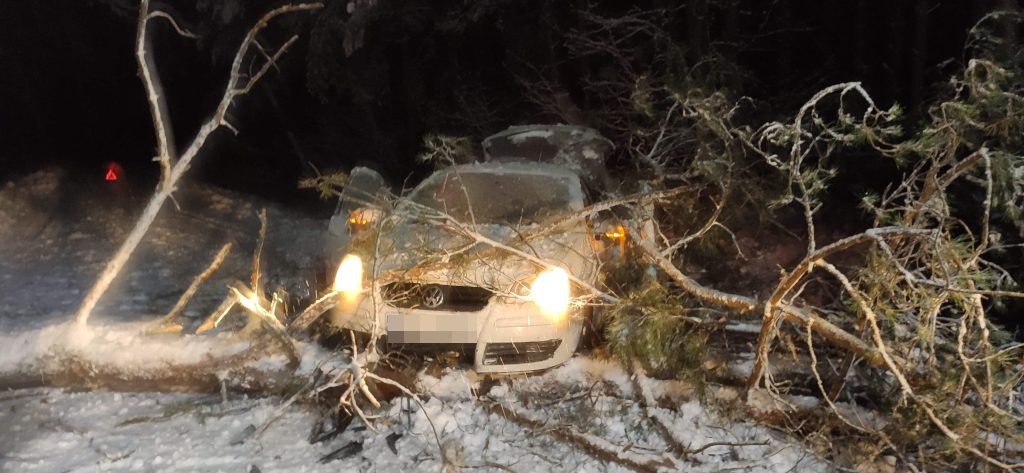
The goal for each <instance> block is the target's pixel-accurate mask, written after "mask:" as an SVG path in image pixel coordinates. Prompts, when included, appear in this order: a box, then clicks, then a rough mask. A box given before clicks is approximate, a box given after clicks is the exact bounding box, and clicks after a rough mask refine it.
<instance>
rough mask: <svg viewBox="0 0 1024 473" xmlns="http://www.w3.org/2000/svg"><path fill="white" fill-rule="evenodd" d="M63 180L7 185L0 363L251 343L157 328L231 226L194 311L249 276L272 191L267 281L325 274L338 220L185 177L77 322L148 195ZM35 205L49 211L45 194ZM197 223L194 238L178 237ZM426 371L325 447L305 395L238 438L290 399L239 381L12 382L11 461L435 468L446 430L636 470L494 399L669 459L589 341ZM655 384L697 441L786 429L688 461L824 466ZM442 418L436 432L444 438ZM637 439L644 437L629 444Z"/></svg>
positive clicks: (339, 359)
mask: <svg viewBox="0 0 1024 473" xmlns="http://www.w3.org/2000/svg"><path fill="white" fill-rule="evenodd" d="M60 182H62V176H61V174H60V173H58V172H52V171H45V172H42V173H37V174H35V175H32V176H29V177H27V178H25V179H22V180H21V181H18V182H16V183H11V184H8V185H5V186H4V187H3V188H2V190H0V212H2V214H0V241H4V244H3V245H0V377H2V376H3V374H4V373H9V372H12V371H21V370H24V369H26V367H31V368H35V369H37V370H41V371H45V370H46V369H47V365H46V363H47V361H45V360H47V355H49V354H53V353H57V352H62V353H65V354H74V355H77V356H79V357H81V358H82V359H84V360H86V361H89V362H92V363H94V364H97V365H104V366H110V367H117V368H120V369H122V370H123V371H124V372H131V371H132V370H145V369H149V370H152V369H159V368H160V367H162V366H166V365H168V364H170V363H174V364H189V363H197V362H202V361H204V360H207V359H209V358H210V357H219V356H225V355H228V354H231V353H236V352H238V351H240V350H243V349H245V348H246V347H248V343H247V342H243V341H239V340H238V339H237V338H236V337H234V336H233V334H232V333H230V331H227V330H225V331H223V332H220V333H213V334H203V335H201V336H178V335H145V334H144V332H145V330H146V329H147V328H149V327H150V325H148V324H150V323H151V322H152V321H153V320H155V319H156V318H157V316H159V315H161V314H163V313H166V311H167V310H168V309H169V308H170V307H171V306H173V305H174V302H175V301H176V300H177V297H178V296H180V294H181V291H183V290H184V288H185V287H187V286H188V284H189V283H190V282H191V280H192V278H193V277H194V276H195V275H196V274H198V273H199V272H200V271H202V270H203V269H204V268H205V266H206V265H207V264H208V263H209V258H212V255H213V254H214V253H216V251H217V249H219V248H220V246H221V245H222V244H223V243H224V242H225V241H227V240H229V239H234V240H235V241H237V242H238V245H237V246H238V248H236V249H235V250H233V251H232V253H231V255H230V256H229V258H228V260H227V261H225V263H224V265H223V266H222V268H221V270H219V271H218V272H217V273H216V274H215V275H214V277H213V278H211V279H210V280H208V281H207V282H206V283H205V284H204V286H203V288H202V289H201V290H200V292H199V294H197V296H196V298H195V299H194V300H193V301H192V302H191V303H190V305H189V307H188V308H187V309H186V314H187V315H190V316H192V317H201V316H205V315H206V314H208V313H209V312H210V311H212V310H213V309H214V308H215V307H216V306H217V305H218V304H219V302H220V300H221V299H222V298H223V296H224V295H225V289H224V286H225V285H226V284H229V283H231V282H232V281H233V280H234V279H235V278H236V277H238V278H239V279H247V278H248V274H249V270H250V266H249V265H250V264H251V256H252V251H251V250H252V247H253V246H254V245H253V243H254V241H255V235H256V231H257V229H258V222H257V221H256V219H255V218H254V212H255V210H257V209H258V208H261V207H263V206H266V207H268V214H269V215H268V217H269V218H268V219H269V228H268V236H267V244H266V246H265V248H264V257H265V260H264V268H266V274H265V280H266V281H267V283H268V284H282V285H283V286H285V287H286V288H287V289H288V290H289V291H291V292H292V293H293V294H298V295H302V296H315V294H306V293H304V292H302V291H305V290H308V288H309V287H310V286H314V287H315V284H312V283H311V281H312V272H313V271H312V266H313V264H314V262H315V261H316V259H317V258H318V257H320V256H319V251H320V249H319V248H320V246H319V242H320V238H321V237H322V235H323V231H324V228H325V227H326V220H325V219H322V220H318V219H314V218H309V217H306V216H302V215H298V214H296V213H295V212H294V211H290V210H288V209H284V208H281V207H276V206H274V205H272V204H266V203H260V202H258V200H257V199H253V198H247V197H246V198H243V197H241V196H238V195H236V194H232V193H229V192H224V191H219V190H214V189H209V188H204V187H201V186H192V185H187V184H186V185H183V190H182V191H181V192H179V193H178V200H179V202H178V203H179V204H180V205H181V207H182V211H180V212H179V211H176V210H173V206H168V207H167V208H165V209H164V210H163V211H162V213H161V215H160V217H158V219H157V222H156V223H155V225H154V228H153V229H152V231H151V232H150V234H149V235H148V236H147V238H146V240H145V241H144V242H143V244H142V246H140V250H139V254H137V255H136V256H134V257H133V260H132V266H131V267H130V268H127V269H126V272H125V274H124V275H123V276H122V277H120V278H118V281H117V282H116V283H115V284H116V287H115V289H114V291H112V292H111V293H110V294H108V295H107V296H106V297H104V299H103V301H101V304H100V305H99V306H98V309H97V313H96V315H95V316H94V317H93V319H91V320H90V325H89V326H87V327H81V326H78V325H74V324H71V323H69V321H70V320H71V318H72V313H73V312H74V309H75V305H76V304H77V303H78V302H80V300H81V297H82V295H83V294H84V293H85V292H86V291H88V289H89V286H90V284H91V282H92V278H94V277H95V275H96V274H97V273H98V272H99V270H100V269H101V267H102V265H103V263H104V260H105V258H106V256H107V255H109V254H110V253H111V252H112V251H113V249H114V247H115V246H116V244H117V243H118V242H120V240H121V239H122V238H123V235H124V234H125V232H126V230H127V229H128V228H130V225H131V222H132V220H131V215H132V212H131V208H132V206H133V205H134V206H138V205H141V203H140V202H137V201H119V206H113V207H111V206H109V205H107V204H109V202H105V201H97V199H98V198H96V199H92V200H90V199H87V198H74V199H69V200H68V201H67V202H69V203H68V204H67V205H65V204H64V203H60V202H63V201H62V200H61V199H56V198H54V196H53V192H54V189H57V188H59V186H58V185H57V183H60ZM61 185H64V184H61ZM89 195H91V194H89ZM39 205H42V206H43V207H44V211H42V212H41V211H39V210H38V209H36V207H37V206H39ZM62 206H63V208H60V207H62ZM46 208H49V209H50V210H46ZM58 208H59V209H58ZM55 209H57V210H55ZM96 209H107V210H104V211H102V212H99V211H97V210H96ZM110 209H113V210H110ZM58 210H60V211H58ZM46 212H50V214H47V213H46ZM61 212H70V215H63V214H62V213H61ZM51 214H52V215H51ZM51 217H52V218H51ZM186 225H188V230H189V231H188V235H189V238H182V236H181V235H182V234H183V231H182V227H184V226H186ZM282 242H287V244H281V243H282ZM239 276H241V277H239ZM299 350H300V353H301V355H302V363H301V365H300V367H299V368H298V371H299V373H307V374H308V373H312V372H314V370H315V369H317V368H318V367H319V368H321V369H323V370H325V371H329V370H331V369H339V368H341V367H343V366H346V365H347V364H348V362H349V361H348V360H347V359H346V358H345V357H344V356H343V355H340V354H337V353H329V352H326V351H324V350H323V349H322V348H320V347H318V346H316V345H313V344H309V343H301V344H300V345H299ZM49 363H52V361H49ZM284 363H285V359H284V358H283V357H281V356H276V355H275V356H272V357H269V358H267V359H264V360H261V361H260V362H259V363H258V364H257V368H259V369H266V370H276V369H279V368H280V367H282V366H283V365H284ZM417 387H418V389H419V390H420V391H421V393H422V394H421V398H422V399H423V400H424V402H425V408H423V409H421V408H420V407H419V406H418V405H417V404H416V403H415V402H412V401H411V400H409V399H408V398H396V399H393V400H391V401H390V402H385V403H384V405H383V406H382V407H381V409H380V410H377V411H372V412H368V413H369V414H376V415H379V416H380V417H379V418H378V419H377V420H376V421H375V427H376V428H377V429H378V430H379V431H380V434H379V435H378V434H376V433H374V432H373V431H371V430H370V429H366V428H365V427H364V426H362V425H361V424H360V421H358V420H356V421H354V422H353V423H352V425H351V426H350V427H349V428H348V430H346V431H345V432H344V433H343V434H341V435H339V436H338V437H336V438H334V439H332V440H329V441H326V442H323V443H320V444H316V445H311V444H310V443H309V442H308V441H307V440H306V439H307V438H308V436H309V433H310V429H311V427H312V426H313V424H314V423H315V422H316V419H317V412H316V408H314V407H311V406H310V405H309V404H308V403H295V404H293V405H291V406H290V407H288V408H287V409H284V414H283V416H282V417H281V418H279V419H277V420H275V421H274V422H273V423H271V424H270V425H269V427H268V428H267V429H266V430H265V431H264V432H263V433H262V434H261V435H260V436H259V437H258V438H248V439H246V440H245V441H244V442H242V443H240V444H238V445H230V444H231V440H232V439H233V438H235V437H236V436H238V435H239V434H240V433H241V432H244V431H246V430H247V429H250V428H252V427H250V426H255V427H259V426H261V425H263V424H264V422H266V421H267V420H268V419H270V418H271V417H272V415H273V414H274V413H275V412H276V411H277V410H278V408H279V406H280V405H281V404H282V402H283V400H282V399H279V398H273V397H264V398H252V397H246V396H238V395H233V394H232V395H230V397H229V399H228V401H227V402H222V400H221V397H220V395H219V394H213V395H211V394H179V393H114V392H103V391H92V392H75V391H74V390H60V389H30V390H28V389H26V390H18V391H8V392H2V393H0V473H2V472H82V473H84V472H94V471H124V472H129V471H131V472H134V471H139V472H168V473H173V472H211V473H213V472H248V471H250V466H255V467H256V468H258V469H259V470H260V471H264V472H282V473H298V472H310V473H317V472H337V471H351V472H357V471H358V472H362V471H381V472H388V471H407V472H413V471H439V470H440V469H441V466H442V460H441V453H440V452H439V451H438V444H439V443H441V444H442V445H445V446H446V455H447V456H448V457H453V456H455V457H458V458H459V459H460V460H459V461H460V462H463V463H465V464H466V466H467V467H480V468H477V469H473V470H468V471H498V470H497V469H495V468H493V467H486V464H487V463H493V464H498V465H502V466H505V467H507V468H510V469H511V470H513V471H516V472H518V473H527V472H577V471H579V472H626V471H630V470H628V469H627V468H626V467H623V466H621V465H618V464H615V463H608V462H604V461H601V460H598V459H596V458H594V457H592V456H590V455H589V454H587V453H585V451H584V450H583V449H581V448H579V447H578V446H575V445H572V444H569V443H566V442H563V441H560V440H557V439H555V438H553V437H552V436H550V435H548V434H546V433H545V432H544V431H539V432H534V431H532V430H530V429H526V428H523V427H522V426H520V425H519V424H517V423H516V422H515V421H514V420H509V419H506V418H505V417H503V416H501V415H498V414H496V413H494V412H492V410H491V408H490V406H495V405H496V406H498V408H499V409H498V410H499V411H500V410H501V409H500V408H507V409H515V410H516V411H517V412H520V411H521V412H523V413H524V415H525V416H528V417H530V418H532V419H534V420H536V421H538V422H543V423H545V424H546V425H565V426H567V428H571V429H575V430H574V431H575V432H578V433H579V434H581V435H582V436H584V437H586V438H587V439H588V441H590V442H591V443H592V444H595V445H599V446H603V447H604V448H606V449H609V450H612V451H616V452H619V453H618V454H617V455H618V456H619V457H620V458H632V459H636V460H644V459H650V458H655V459H660V458H661V454H662V452H664V451H666V449H667V444H666V441H665V439H664V438H662V437H661V435H660V433H659V432H658V431H657V430H656V429H654V428H653V426H652V423H651V421H650V420H649V419H648V418H647V415H646V414H645V412H644V411H645V410H644V409H642V408H641V406H640V404H639V403H637V402H635V401H634V400H633V399H634V398H635V397H636V396H637V395H638V393H636V392H634V387H633V381H632V380H631V378H630V375H629V373H627V372H626V371H625V370H624V369H623V368H622V367H621V366H619V365H618V364H616V363H614V362H611V361H602V360H595V359H592V358H589V357H586V356H582V355H577V356H576V357H574V358H572V359H571V360H570V361H569V362H567V363H565V364H564V365H562V366H559V367H557V368H554V369H551V370H548V371H546V372H544V373H541V374H537V375H525V376H517V377H509V378H504V379H500V380H498V381H497V384H495V383H494V382H483V381H481V380H480V379H479V378H478V377H476V376H475V375H474V374H473V373H471V372H470V371H467V370H464V369H448V370H447V371H446V372H444V373H443V374H442V375H441V377H440V378H434V377H431V376H428V375H426V374H425V373H420V374H419V375H418V377H417ZM645 389H649V391H650V392H651V393H652V395H653V396H654V397H655V398H658V399H659V400H661V401H662V402H665V400H668V402H669V403H671V405H673V406H675V409H673V410H668V409H662V408H661V407H658V408H655V409H654V411H653V412H654V413H655V414H656V415H657V417H658V418H659V419H662V420H663V421H664V422H665V423H666V424H667V425H670V426H671V431H672V438H674V439H676V440H678V441H680V442H683V443H685V444H687V445H689V446H690V448H699V447H701V446H703V445H706V444H707V443H708V442H760V441H763V440H766V439H769V438H771V439H772V442H771V443H770V444H769V445H761V446H742V447H725V446H721V447H711V448H708V449H706V450H704V451H703V452H701V453H699V454H696V455H692V456H691V458H688V459H678V460H677V463H676V466H677V467H678V468H679V469H680V470H684V471H696V472H710V471H721V470H730V469H732V470H741V471H749V472H785V471H824V469H825V468H824V465H823V464H822V463H821V462H819V461H818V460H816V459H815V457H814V455H812V454H811V453H810V452H808V451H807V450H806V449H804V448H803V447H801V446H800V445H799V444H797V443H795V442H794V441H793V440H792V439H788V438H786V437H783V436H782V435H781V434H779V433H777V432H774V431H772V430H769V429H767V428H765V427H762V426H758V425H755V424H752V423H749V422H730V421H727V420H725V419H724V418H723V417H722V416H719V415H717V414H716V407H715V404H713V403H712V404H703V403H701V402H699V401H696V400H694V399H692V396H691V395H690V393H689V392H688V389H687V388H686V386H685V385H683V384H682V383H678V382H671V381H651V382H650V383H647V384H646V385H645ZM723 391H724V390H723ZM478 395H480V397H478ZM431 422H432V424H433V425H432V424H431ZM435 428H436V432H437V435H438V436H439V437H440V439H436V438H435V437H434V432H435ZM391 433H399V434H402V437H401V438H400V439H399V440H398V441H397V443H396V448H397V451H398V453H397V454H395V453H392V451H391V449H390V448H389V447H388V444H387V441H386V439H387V437H388V435H389V434H391ZM351 442H361V443H362V446H363V449H362V451H361V452H359V453H357V454H355V455H353V456H351V457H349V458H345V459H340V460H335V461H333V462H330V463H327V464H321V463H319V462H318V460H319V459H320V458H321V457H323V456H324V455H326V454H328V453H330V452H333V451H335V450H337V449H339V448H341V447H343V446H346V445H348V444H349V443H351ZM627 445H629V446H631V447H630V448H628V449H626V448H625V447H626V446H627ZM464 471H467V470H464Z"/></svg>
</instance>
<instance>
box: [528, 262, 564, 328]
mask: <svg viewBox="0 0 1024 473" xmlns="http://www.w3.org/2000/svg"><path fill="white" fill-rule="evenodd" d="M530 293H531V295H532V296H533V298H534V302H535V303H536V304H537V305H538V306H540V309H541V311H543V312H544V314H545V315H548V316H550V317H552V318H554V319H556V320H557V319H558V318H560V317H561V316H562V315H565V311H566V310H567V309H568V308H569V275H568V274H566V272H565V270H563V269H562V268H555V269H552V270H551V271H546V272H544V273H541V274H540V275H539V276H537V280H536V281H534V282H533V286H532V287H531V288H530Z"/></svg>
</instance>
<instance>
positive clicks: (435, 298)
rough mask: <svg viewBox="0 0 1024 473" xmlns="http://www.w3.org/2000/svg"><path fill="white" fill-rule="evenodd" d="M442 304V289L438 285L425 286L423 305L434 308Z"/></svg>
mask: <svg viewBox="0 0 1024 473" xmlns="http://www.w3.org/2000/svg"><path fill="white" fill-rule="evenodd" d="M441 304H444V291H442V290H441V287H440V286H427V287H426V289H424V290H423V306H424V307H429V308H431V309H435V308H437V307H440V306H441Z"/></svg>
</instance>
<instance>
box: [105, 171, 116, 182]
mask: <svg viewBox="0 0 1024 473" xmlns="http://www.w3.org/2000/svg"><path fill="white" fill-rule="evenodd" d="M107 180H108V181H116V180H117V174H114V170H113V169H110V170H108V171H107Z"/></svg>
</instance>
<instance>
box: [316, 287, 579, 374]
mask: <svg viewBox="0 0 1024 473" xmlns="http://www.w3.org/2000/svg"><path fill="white" fill-rule="evenodd" d="M373 299H374V298H372V297H369V296H360V297H358V298H357V299H355V300H349V301H343V302H342V303H341V304H338V306H337V307H335V308H334V309H332V310H331V312H330V318H331V323H332V324H333V325H335V326H336V327H340V328H345V329H352V330H356V331H359V332H366V333H369V332H371V331H372V330H373V327H374V322H375V321H376V323H377V324H378V327H379V330H380V333H382V334H386V333H388V321H389V319H390V320H391V321H392V322H394V321H396V320H403V321H404V323H403V324H402V325H403V328H402V330H403V332H402V333H401V338H402V339H403V341H406V342H408V341H414V342H418V343H424V342H426V343H438V344H445V343H475V344H476V347H475V349H474V356H473V370H474V371H476V372H477V373H522V372H529V371H537V370H542V369H546V368H551V367H553V366H557V365H560V364H562V363H565V362H566V361H568V360H569V358H572V355H573V353H575V352H576V347H577V346H578V345H579V341H580V334H581V333H582V331H583V310H582V309H581V308H579V307H570V308H569V310H568V312H567V313H566V314H565V315H564V316H562V317H561V318H559V320H558V321H552V320H551V319H550V318H549V317H547V316H545V315H544V314H543V313H542V312H541V310H540V308H539V307H537V306H536V305H535V304H533V303H532V302H525V301H520V300H516V299H509V298H504V297H500V296H495V297H493V298H491V300H490V301H489V302H488V303H487V305H486V306H484V307H483V309H480V310H478V311H475V312H465V311H449V310H426V309H419V308H400V307H395V306H392V305H390V304H387V303H384V302H380V303H379V304H378V306H377V308H376V310H375V309H374V304H373ZM377 300H378V301H380V300H381V298H379V297H378V298H377ZM421 319H422V320H425V321H429V323H423V324H418V323H415V322H416V321H418V320H421ZM449 320H450V321H453V322H452V323H451V325H453V326H459V327H466V330H458V331H452V332H449V331H448V328H449V326H448V325H446V324H447V323H448V321H449ZM408 321H413V322H414V323H409V322H408ZM435 321H436V323H435ZM396 325H397V324H396ZM395 338H398V337H395ZM474 338H475V340H474Z"/></svg>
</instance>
